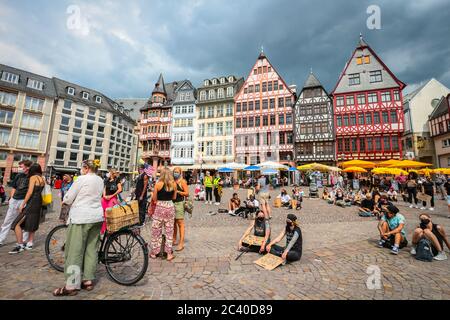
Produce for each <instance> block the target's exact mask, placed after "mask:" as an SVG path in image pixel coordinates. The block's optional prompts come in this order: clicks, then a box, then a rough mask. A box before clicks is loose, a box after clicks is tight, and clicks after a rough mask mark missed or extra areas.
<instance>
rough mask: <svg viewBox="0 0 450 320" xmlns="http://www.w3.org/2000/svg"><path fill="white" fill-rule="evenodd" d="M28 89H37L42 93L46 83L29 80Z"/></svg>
mask: <svg viewBox="0 0 450 320" xmlns="http://www.w3.org/2000/svg"><path fill="white" fill-rule="evenodd" d="M27 87H28V88H31V89H36V90H39V91H42V89H44V83H43V82H42V81H37V80H33V79H28V82H27Z"/></svg>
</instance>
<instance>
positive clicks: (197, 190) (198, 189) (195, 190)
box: [194, 181, 202, 201]
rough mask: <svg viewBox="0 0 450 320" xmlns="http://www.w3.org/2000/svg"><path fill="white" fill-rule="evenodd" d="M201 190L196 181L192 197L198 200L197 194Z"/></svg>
mask: <svg viewBox="0 0 450 320" xmlns="http://www.w3.org/2000/svg"><path fill="white" fill-rule="evenodd" d="M201 190H202V186H201V185H200V183H199V182H198V181H197V184H196V185H195V189H194V199H195V200H197V201H199V194H200V191H201Z"/></svg>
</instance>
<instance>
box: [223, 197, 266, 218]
mask: <svg viewBox="0 0 450 320" xmlns="http://www.w3.org/2000/svg"><path fill="white" fill-rule="evenodd" d="M257 211H259V201H258V200H256V198H255V195H254V194H253V193H252V194H250V195H249V197H248V199H247V200H245V201H244V202H243V206H241V207H239V208H237V209H236V210H235V211H234V212H232V213H230V215H232V216H241V217H243V218H247V217H248V215H249V214H252V213H255V212H257Z"/></svg>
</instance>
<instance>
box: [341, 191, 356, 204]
mask: <svg viewBox="0 0 450 320" xmlns="http://www.w3.org/2000/svg"><path fill="white" fill-rule="evenodd" d="M344 201H345V205H346V206H347V207H350V206H352V205H354V204H355V193H354V192H353V191H352V190H349V191H348V192H347V194H346V195H345V196H344Z"/></svg>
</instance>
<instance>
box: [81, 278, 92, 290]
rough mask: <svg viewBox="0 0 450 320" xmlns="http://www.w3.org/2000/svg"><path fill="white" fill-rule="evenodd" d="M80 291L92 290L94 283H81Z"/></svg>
mask: <svg viewBox="0 0 450 320" xmlns="http://www.w3.org/2000/svg"><path fill="white" fill-rule="evenodd" d="M88 282H90V284H87V283H88ZM81 289H83V290H86V291H92V290H94V282H92V281H90V280H86V281H83V282H81Z"/></svg>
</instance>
